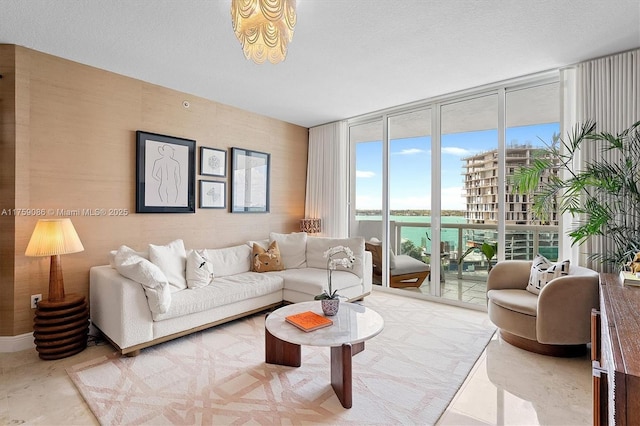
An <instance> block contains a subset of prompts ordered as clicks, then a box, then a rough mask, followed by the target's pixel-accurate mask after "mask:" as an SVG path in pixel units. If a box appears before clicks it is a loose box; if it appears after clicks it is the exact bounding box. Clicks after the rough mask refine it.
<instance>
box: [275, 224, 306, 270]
mask: <svg viewBox="0 0 640 426" xmlns="http://www.w3.org/2000/svg"><path fill="white" fill-rule="evenodd" d="M269 241H271V242H273V241H277V242H278V247H279V248H280V255H281V256H282V262H283V263H284V268H285V269H293V268H306V266H307V257H306V254H305V253H306V249H307V233H306V232H293V233H291V234H278V233H276V232H271V233H270V234H269Z"/></svg>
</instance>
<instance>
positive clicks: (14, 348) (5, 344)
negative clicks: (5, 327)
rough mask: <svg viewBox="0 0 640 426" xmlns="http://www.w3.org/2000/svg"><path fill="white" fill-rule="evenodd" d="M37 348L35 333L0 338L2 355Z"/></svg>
mask: <svg viewBox="0 0 640 426" xmlns="http://www.w3.org/2000/svg"><path fill="white" fill-rule="evenodd" d="M35 347H36V345H35V343H34V342H33V333H24V334H20V335H18V336H0V353H5V352H19V351H24V350H27V349H31V348H35Z"/></svg>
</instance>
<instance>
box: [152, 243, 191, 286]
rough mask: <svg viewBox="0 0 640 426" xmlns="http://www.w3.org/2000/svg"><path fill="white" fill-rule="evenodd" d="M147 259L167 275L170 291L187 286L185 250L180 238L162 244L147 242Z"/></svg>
mask: <svg viewBox="0 0 640 426" xmlns="http://www.w3.org/2000/svg"><path fill="white" fill-rule="evenodd" d="M149 260H151V262H152V263H154V264H155V265H157V266H158V267H159V268H160V269H161V270H162V272H164V274H165V275H166V276H167V279H168V280H169V284H170V285H171V291H172V292H176V291H180V290H184V289H185V288H187V279H186V274H185V269H186V267H187V251H186V250H185V249H184V242H183V241H182V240H180V239H178V240H175V241H172V242H170V243H169V244H167V245H164V246H157V245H154V244H149Z"/></svg>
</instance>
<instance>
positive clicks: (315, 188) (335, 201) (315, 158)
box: [305, 121, 349, 238]
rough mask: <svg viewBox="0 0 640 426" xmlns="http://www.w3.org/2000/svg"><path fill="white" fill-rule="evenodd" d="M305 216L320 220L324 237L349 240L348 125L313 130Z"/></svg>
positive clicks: (320, 127)
mask: <svg viewBox="0 0 640 426" xmlns="http://www.w3.org/2000/svg"><path fill="white" fill-rule="evenodd" d="M307 161H308V164H307V197H306V202H305V216H306V217H308V218H320V219H321V220H322V232H321V234H320V235H322V236H327V237H335V238H346V237H347V236H348V223H349V212H348V208H347V207H348V203H347V201H348V199H347V197H348V188H349V179H348V177H349V144H348V141H347V122H346V121H341V122H336V123H329V124H325V125H323V126H318V127H313V128H311V129H309V154H308V160H307Z"/></svg>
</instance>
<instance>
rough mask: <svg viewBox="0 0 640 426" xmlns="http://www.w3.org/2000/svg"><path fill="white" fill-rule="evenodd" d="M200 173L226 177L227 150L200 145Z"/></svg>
mask: <svg viewBox="0 0 640 426" xmlns="http://www.w3.org/2000/svg"><path fill="white" fill-rule="evenodd" d="M200 174H201V175H203V176H216V177H227V151H226V150H224V149H217V148H209V147H207V146H201V147H200Z"/></svg>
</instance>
